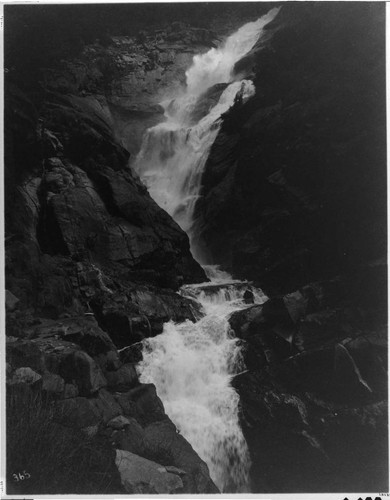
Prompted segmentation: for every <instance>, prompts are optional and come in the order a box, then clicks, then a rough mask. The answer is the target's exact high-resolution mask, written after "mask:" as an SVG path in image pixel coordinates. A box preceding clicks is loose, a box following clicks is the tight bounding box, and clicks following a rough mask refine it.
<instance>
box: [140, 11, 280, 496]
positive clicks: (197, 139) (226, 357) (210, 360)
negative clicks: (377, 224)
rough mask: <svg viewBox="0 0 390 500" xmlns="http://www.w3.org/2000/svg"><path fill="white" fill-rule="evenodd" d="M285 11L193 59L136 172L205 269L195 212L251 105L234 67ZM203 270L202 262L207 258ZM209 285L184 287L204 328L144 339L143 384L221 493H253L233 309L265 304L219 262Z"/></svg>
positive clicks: (184, 327)
mask: <svg viewBox="0 0 390 500" xmlns="http://www.w3.org/2000/svg"><path fill="white" fill-rule="evenodd" d="M278 11H279V9H278V8H275V9H272V10H271V11H270V12H269V13H268V14H267V15H266V16H263V17H262V18H260V19H258V20H257V21H254V22H251V23H247V24H246V25H244V26H242V28H240V29H239V30H238V31H236V32H235V33H234V34H233V35H231V36H230V37H229V38H227V40H226V41H225V43H224V44H223V45H222V46H221V47H219V48H216V49H215V48H213V49H211V50H209V51H208V52H207V53H205V54H200V55H197V56H195V57H194V59H193V64H192V66H191V67H190V68H189V69H188V71H187V72H186V87H185V89H183V92H182V93H181V95H178V96H177V97H176V98H175V99H172V98H169V99H168V98H167V99H165V100H164V101H163V102H162V103H161V105H162V106H163V107H164V110H165V121H163V122H162V123H160V124H158V125H156V126H155V127H152V128H150V129H148V130H147V132H146V133H145V136H144V138H143V143H142V147H141V150H140V153H139V155H138V157H137V159H136V161H135V164H134V169H135V170H136V172H137V173H138V175H139V176H140V178H141V180H142V181H143V182H144V183H145V185H146V186H147V188H148V191H149V193H150V195H151V196H152V198H153V199H154V200H155V201H156V202H157V203H158V204H159V205H160V207H162V208H163V209H165V210H166V211H167V212H168V213H169V214H170V215H171V216H172V217H173V218H174V219H175V221H176V222H177V223H178V224H179V225H180V226H181V228H182V229H183V230H184V231H186V233H187V234H188V236H189V238H190V244H191V251H192V253H193V255H194V257H195V258H196V259H197V260H198V261H199V262H201V263H202V255H201V254H200V251H199V249H198V244H197V243H198V242H197V240H196V231H195V229H194V208H195V204H196V201H197V199H198V198H199V195H200V190H201V180H202V173H203V169H204V166H205V163H206V160H207V157H208V154H209V151H210V148H211V146H212V144H213V142H214V140H215V138H216V136H217V134H218V132H219V129H220V126H221V120H222V119H221V115H222V114H223V113H225V112H226V111H227V110H228V109H229V108H230V107H231V106H233V105H241V104H242V103H245V101H247V100H248V99H250V98H251V97H252V96H253V95H254V93H255V88H254V85H253V83H252V82H251V81H250V80H247V79H242V80H239V79H237V78H234V77H233V76H232V75H233V68H234V65H235V63H236V62H237V61H239V60H240V59H241V58H242V57H243V56H244V55H245V54H246V53H247V52H248V51H250V50H251V49H252V47H253V46H254V45H255V44H256V42H257V41H258V40H259V38H260V37H261V36H262V31H263V28H264V26H265V25H266V24H267V23H269V22H270V21H272V19H274V17H275V16H276V15H277V13H278ZM221 83H222V84H224V86H223V87H224V90H223V92H221V94H220V97H219V100H218V102H216V103H215V104H214V106H212V107H211V109H209V110H208V112H207V113H206V115H205V116H203V117H202V118H201V119H199V120H198V121H196V120H195V119H194V116H196V114H194V111H195V110H196V106H197V103H198V102H199V100H200V99H202V96H204V93H205V92H207V91H208V89H212V88H213V87H214V86H215V85H216V84H221ZM203 264H204V262H203ZM203 267H204V269H205V272H206V274H207V276H208V278H209V279H210V282H207V283H202V284H200V285H199V284H198V285H186V286H184V287H182V289H181V293H182V294H183V295H184V296H186V297H188V298H189V299H191V300H196V301H197V302H198V303H199V304H200V305H201V306H202V310H203V314H204V315H203V317H202V318H201V319H200V320H199V321H197V322H196V323H192V322H191V321H186V322H183V323H180V324H176V323H173V322H172V321H170V322H168V323H166V324H165V325H164V330H163V333H162V334H160V335H158V336H157V337H154V338H148V339H145V340H144V342H143V360H142V362H140V363H139V365H138V372H139V375H140V380H141V382H143V383H154V384H155V385H156V388H157V393H158V395H159V397H160V398H161V399H162V401H163V403H164V406H165V410H166V412H167V414H168V415H169V417H170V418H171V419H172V421H173V422H174V423H175V425H176V427H177V429H178V430H179V432H180V433H181V434H182V435H183V436H184V437H185V438H186V439H187V440H188V441H189V442H190V444H191V445H192V446H193V448H194V449H195V451H196V452H197V453H198V454H199V456H200V457H201V458H202V459H203V460H204V461H205V462H206V463H207V465H208V466H209V469H210V476H211V478H212V479H213V480H214V482H215V483H216V485H217V486H218V488H219V489H220V491H221V492H225V493H238V492H249V491H250V488H249V480H248V474H249V468H250V456H249V452H248V447H247V443H246V441H245V439H244V436H243V434H242V430H241V427H240V424H239V396H238V394H237V393H236V391H235V390H234V389H233V387H232V386H231V380H232V378H233V377H234V376H235V375H237V374H238V373H240V372H241V371H242V370H244V369H245V367H244V364H243V360H242V355H241V352H240V351H241V350H240V345H239V342H238V340H237V339H236V338H235V337H234V335H233V334H232V332H231V329H230V326H229V316H230V315H231V314H232V312H234V311H237V310H240V309H243V308H245V307H248V305H249V304H248V301H245V300H244V293H245V292H247V294H248V293H249V295H250V296H251V297H252V299H253V302H254V303H257V304H261V303H263V302H264V301H265V300H267V298H266V297H265V296H264V294H263V293H262V291H261V290H259V289H256V288H254V287H252V286H251V284H250V283H248V282H241V281H238V280H234V279H233V278H232V277H231V276H230V275H229V274H228V273H225V272H223V271H221V270H220V269H219V268H218V266H210V265H209V266H205V265H204V266H203Z"/></svg>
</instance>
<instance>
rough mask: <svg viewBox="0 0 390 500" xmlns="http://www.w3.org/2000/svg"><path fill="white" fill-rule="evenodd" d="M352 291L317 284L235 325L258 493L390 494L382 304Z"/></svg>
mask: <svg viewBox="0 0 390 500" xmlns="http://www.w3.org/2000/svg"><path fill="white" fill-rule="evenodd" d="M381 273H382V274H383V276H385V266H384V265H383V266H382V268H381ZM360 285H361V286H362V285H363V281H362V282H361V283H360ZM346 290H348V286H347V283H345V281H343V280H342V279H340V278H338V279H334V280H331V281H325V282H316V283H311V284H308V285H306V286H304V287H303V288H301V289H299V290H296V291H295V292H293V293H290V294H287V295H285V296H282V297H275V298H271V299H270V300H269V301H267V302H265V303H264V304H263V305H254V306H251V307H249V308H248V309H246V310H243V311H239V312H237V313H234V314H233V315H232V317H231V318H230V324H231V326H232V328H233V330H234V332H235V334H236V335H237V337H239V338H240V339H242V342H243V353H244V359H245V364H246V367H247V372H245V373H243V374H241V375H239V376H237V377H236V378H235V379H234V381H233V384H234V387H236V389H237V391H238V392H239V394H240V398H241V405H242V414H241V424H242V428H243V431H244V435H245V437H246V439H247V443H248V445H249V449H250V453H251V457H252V469H251V478H252V488H253V491H268V492H275V491H278V492H281V493H287V492H291V491H300V492H310V491H335V492H336V491H352V490H355V491H370V490H374V489H375V488H377V486H378V485H380V487H383V488H385V489H386V488H387V485H388V478H387V472H386V463H387V446H386V444H385V443H384V440H383V436H386V435H387V432H388V429H387V420H388V408H387V325H386V322H387V319H386V304H385V303H383V301H382V302H381V301H371V302H370V303H368V302H365V301H361V302H360V304H359V302H358V300H357V299H356V297H352V296H351V295H349V294H346ZM281 476H282V477H283V481H280V477H281ZM330 477H331V478H332V481H329V478H330Z"/></svg>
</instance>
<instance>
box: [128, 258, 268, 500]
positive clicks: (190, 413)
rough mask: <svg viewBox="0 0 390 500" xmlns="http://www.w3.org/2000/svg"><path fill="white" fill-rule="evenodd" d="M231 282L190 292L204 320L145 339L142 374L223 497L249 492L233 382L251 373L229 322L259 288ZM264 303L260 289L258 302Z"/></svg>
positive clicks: (169, 326) (245, 450)
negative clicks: (243, 373) (246, 370)
mask: <svg viewBox="0 0 390 500" xmlns="http://www.w3.org/2000/svg"><path fill="white" fill-rule="evenodd" d="M210 267H211V266H209V268H210ZM213 271H214V270H213ZM214 274H215V273H214ZM217 274H218V273H217ZM226 277H227V280H226V282H223V281H222V279H219V280H216V281H211V282H207V283H202V284H200V285H187V286H186V287H183V289H182V293H183V294H184V295H187V296H188V297H194V296H195V297H197V300H198V302H200V303H201V305H202V307H203V311H204V314H205V316H204V317H203V318H202V319H201V320H199V321H198V322H197V323H192V322H191V321H186V322H184V323H180V324H175V323H173V322H172V321H170V322H169V323H166V324H165V325H164V331H163V333H162V334H160V335H158V336H157V337H153V338H149V339H146V340H144V349H143V361H142V362H141V363H140V364H139V366H138V370H139V373H140V380H141V382H145V383H147V382H153V383H154V384H155V385H156V388H157V394H158V395H159V396H160V398H161V399H162V401H163V403H164V406H165V410H166V412H167V414H168V415H169V417H170V418H171V419H172V421H173V422H174V423H175V425H176V426H177V428H178V430H179V432H180V433H181V434H182V435H183V436H184V437H185V438H186V439H187V440H188V441H189V442H190V443H191V445H192V446H193V448H194V449H195V451H196V452H197V453H198V454H199V456H200V457H201V458H202V459H203V460H204V461H205V462H206V463H207V464H208V466H209V469H210V476H211V477H212V479H213V480H214V482H215V483H216V485H217V486H218V487H219V489H220V490H221V492H230V493H232V492H235V493H239V492H248V491H249V484H248V483H249V481H248V473H249V467H250V457H249V453H248V448H247V444H246V441H245V439H244V436H243V434H242V431H241V428H240V425H239V417H238V403H239V397H238V394H237V393H236V391H235V390H234V389H233V387H232V386H231V385H230V382H231V379H232V377H233V376H234V375H236V374H237V373H239V372H240V371H242V370H244V368H245V367H244V365H243V361H242V358H241V353H240V346H239V342H238V339H236V338H235V337H234V336H233V335H232V332H231V331H230V328H229V321H228V318H229V315H230V314H231V313H232V312H233V311H236V310H239V309H242V308H244V307H247V306H246V304H245V303H244V301H243V294H244V291H245V290H247V289H248V287H249V288H252V287H251V286H250V285H248V283H246V282H239V281H235V280H232V279H231V277H230V276H228V275H227V276H225V278H226ZM252 291H254V289H253V288H252ZM265 300H266V297H265V296H264V295H263V294H262V292H261V291H260V290H256V295H255V301H256V302H258V303H262V302H264V301H265Z"/></svg>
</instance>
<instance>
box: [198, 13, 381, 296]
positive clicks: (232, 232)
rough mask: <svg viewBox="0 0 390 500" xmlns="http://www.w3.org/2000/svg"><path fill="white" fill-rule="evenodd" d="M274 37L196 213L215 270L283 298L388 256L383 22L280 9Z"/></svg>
mask: <svg viewBox="0 0 390 500" xmlns="http://www.w3.org/2000/svg"><path fill="white" fill-rule="evenodd" d="M267 30H268V39H264V40H263V41H262V44H261V46H257V47H255V48H254V49H253V50H252V51H251V53H250V54H248V56H246V57H245V58H244V59H243V60H241V61H240V62H239V63H237V65H236V71H237V72H239V73H243V72H244V73H246V74H248V75H252V76H253V78H254V82H255V85H256V96H255V97H254V98H253V99H251V100H250V101H249V102H248V103H247V104H246V105H244V106H237V107H236V108H235V109H231V110H230V111H229V112H228V113H227V114H226V117H225V120H224V125H223V128H222V130H221V132H220V134H219V136H218V138H217V140H216V142H215V144H214V145H213V148H212V150H211V153H210V156H209V159H208V162H207V165H206V168H205V173H204V177H203V197H202V199H201V200H200V201H199V203H198V206H197V210H198V216H199V227H200V231H201V236H202V237H203V239H204V241H205V246H206V247H207V249H208V251H209V252H210V254H211V260H212V261H214V262H218V263H221V264H223V265H224V266H225V267H226V268H228V269H229V270H230V271H232V272H233V274H234V275H236V276H240V277H245V278H248V279H256V280H258V282H259V284H260V286H261V287H263V288H264V289H265V290H266V291H268V292H270V293H278V292H282V293H283V292H289V291H293V290H295V289H296V288H297V287H299V286H301V285H304V284H305V283H308V282H310V281H313V280H317V279H323V278H324V277H327V276H329V275H332V274H333V275H336V274H338V273H345V272H351V273H357V272H359V271H358V269H359V266H361V265H365V264H366V263H367V262H368V261H374V260H377V259H378V258H381V257H382V256H384V255H386V217H385V214H386V167H385V163H386V159H385V108H384V95H385V94H384V92H385V87H384V82H385V78H384V31H383V30H384V14H383V9H382V7H381V6H377V5H373V4H364V5H360V6H357V5H354V6H349V5H348V6H347V5H337V6H336V5H327V4H321V5H317V4H316V5H315V6H314V5H311V4H307V5H302V6H300V8H299V9H297V8H295V6H293V5H283V7H282V9H281V11H280V13H279V14H278V16H277V18H276V19H275V20H274V22H273V23H271V24H269V25H268V26H267Z"/></svg>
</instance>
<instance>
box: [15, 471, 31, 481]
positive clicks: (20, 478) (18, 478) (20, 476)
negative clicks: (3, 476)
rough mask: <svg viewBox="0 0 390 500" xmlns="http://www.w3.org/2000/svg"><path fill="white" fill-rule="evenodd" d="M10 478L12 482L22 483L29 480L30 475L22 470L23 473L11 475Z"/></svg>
mask: <svg viewBox="0 0 390 500" xmlns="http://www.w3.org/2000/svg"><path fill="white" fill-rule="evenodd" d="M12 477H13V478H14V481H16V482H19V481H24V480H25V479H30V477H31V475H30V474H29V473H28V472H26V471H25V470H24V471H23V472H18V473H17V474H12Z"/></svg>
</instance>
